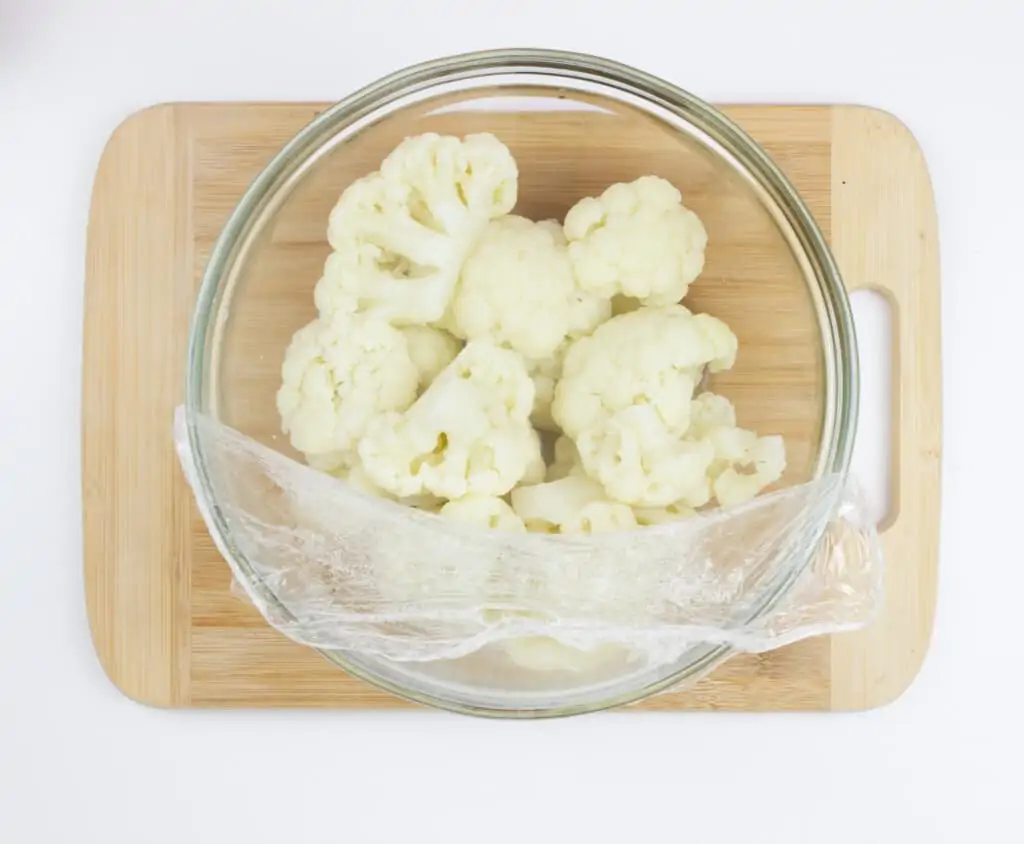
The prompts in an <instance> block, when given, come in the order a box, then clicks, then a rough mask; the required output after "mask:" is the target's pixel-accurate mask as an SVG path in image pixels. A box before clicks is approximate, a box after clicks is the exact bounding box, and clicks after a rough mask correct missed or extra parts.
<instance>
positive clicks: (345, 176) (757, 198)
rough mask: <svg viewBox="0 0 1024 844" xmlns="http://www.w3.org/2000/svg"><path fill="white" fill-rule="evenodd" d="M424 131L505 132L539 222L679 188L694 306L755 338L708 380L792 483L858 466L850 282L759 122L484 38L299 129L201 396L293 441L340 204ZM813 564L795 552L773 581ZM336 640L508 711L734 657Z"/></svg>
mask: <svg viewBox="0 0 1024 844" xmlns="http://www.w3.org/2000/svg"><path fill="white" fill-rule="evenodd" d="M427 131H436V132H441V133H449V134H457V135H464V134H467V133H470V132H492V133H494V134H495V135H497V136H498V137H499V138H500V139H501V140H502V141H503V142H505V143H506V144H507V145H508V146H509V147H510V149H511V150H512V152H513V155H514V156H515V158H516V161H517V163H518V165H519V170H520V182H519V203H518V205H517V207H516V212H517V213H519V214H523V215H525V216H528V217H531V218H533V219H544V218H548V217H557V218H559V219H561V218H562V217H563V216H564V214H565V212H566V211H567V210H568V208H569V207H570V206H571V205H572V204H573V203H574V202H576V201H577V200H578V199H579V198H581V197H583V196H588V195H596V194H597V193H600V192H601V191H602V190H603V189H604V188H605V187H607V186H608V185H609V184H611V183H613V182H618V181H628V180H631V179H634V178H636V177H638V176H642V175H645V174H648V173H653V174H657V175H660V176H663V177H665V178H667V179H669V180H671V181H672V182H673V183H674V184H676V186H677V187H679V189H680V190H681V191H682V193H683V197H684V201H685V202H686V204H687V205H688V206H689V207H691V208H693V209H694V210H695V211H696V212H697V213H698V214H699V215H700V217H701V219H702V220H703V221H704V223H705V225H706V227H707V229H708V233H709V246H708V251H707V263H706V267H705V270H704V273H703V275H702V277H701V279H700V280H698V282H697V283H696V284H695V285H694V286H693V288H692V289H691V292H690V294H689V295H688V297H687V305H688V306H691V307H693V308H694V309H696V310H699V311H706V312H709V313H712V314H714V315H716V316H718V317H720V318H722V319H724V320H725V321H726V323H728V324H729V326H730V327H731V328H732V329H733V331H735V332H736V334H737V335H738V337H739V340H740V354H739V357H738V360H737V363H736V366H735V367H734V368H733V369H732V370H730V371H729V372H726V373H722V374H720V375H717V376H714V377H713V380H712V383H711V385H710V386H711V387H712V388H713V389H714V390H715V391H716V392H720V393H723V394H725V395H727V396H729V397H730V398H731V399H732V400H733V402H734V403H735V404H736V407H737V413H738V416H739V421H740V424H741V425H744V426H746V427H751V428H754V429H755V430H759V431H762V432H764V433H779V434H782V435H783V436H784V437H785V440H786V445H787V454H788V459H789V468H788V469H787V472H786V475H785V477H784V478H783V481H782V483H783V484H784V485H786V484H795V483H801V482H804V481H808V480H810V479H812V478H815V477H818V476H820V475H822V474H824V473H845V472H846V470H847V467H848V463H849V460H850V453H851V449H852V444H853V437H854V429H855V423H856V416H857V413H856V410H857V408H856V403H857V353H856V340H855V336H854V331H853V325H852V319H851V314H850V307H849V301H848V299H847V296H846V292H845V289H844V287H843V285H842V282H841V280H840V277H839V274H838V271H837V269H836V266H835V263H834V261H833V259H832V256H831V254H830V252H829V249H828V246H827V244H826V241H825V238H824V237H823V235H822V232H821V231H820V230H819V228H818V226H817V224H816V223H815V221H814V219H813V217H812V216H811V213H810V212H809V210H808V209H807V207H806V206H805V204H804V202H803V201H802V200H801V198H800V197H799V196H798V194H797V192H796V191H795V189H794V188H793V186H792V185H791V184H790V182H789V181H788V180H787V179H786V177H785V176H783V174H782V173H781V172H780V170H779V169H778V168H777V167H776V166H775V165H774V164H773V163H772V161H771V160H770V158H769V157H768V156H767V154H766V153H765V152H764V151H763V150H762V149H761V148H760V147H759V146H758V145H757V144H756V143H755V142H754V141H753V140H752V139H751V138H750V137H749V136H748V135H747V134H746V133H745V132H743V131H742V130H741V129H740V128H739V127H738V126H736V125H735V124H734V123H733V122H731V121H730V120H729V119H727V118H726V117H725V116H724V115H723V114H722V113H720V112H719V111H717V110H716V109H714V108H712V107H711V106H709V105H708V104H706V103H704V102H702V101H701V100H700V99H698V98H696V97H694V96H693V95H692V94H689V93H687V92H685V91H683V90H680V89H679V88H676V87H675V86H673V85H670V84H668V83H667V82H664V81H662V80H660V79H656V78H654V77H652V76H649V75H647V74H645V73H641V72H640V71H637V70H634V69H632V68H629V67H626V66H623V65H620V64H616V63H614V62H610V61H607V60H604V59H600V58H595V57H592V56H584V55H578V54H571V53H564V52H557V51H546V50H505V51H493V52H486V53H476V54H469V55H463V56H457V57H453V58H447V59H442V60H438V61H433V62H429V63H426V64H422V65H418V66H415V67H412V68H409V69H406V70H404V71H401V72H399V73H396V74H394V75H392V76H389V77H387V78H385V79H382V80H381V81H379V82H376V83H374V84H373V85H370V86H368V87H366V88H364V89H363V90H361V91H359V92H357V93H355V94H353V95H352V96H350V97H347V98H346V99H344V100H342V101H341V102H339V103H337V104H336V105H334V106H333V107H331V108H329V109H328V110H327V111H325V112H323V113H322V114H321V115H319V116H318V117H317V118H316V119H315V120H314V121H313V122H312V123H310V124H309V125H308V126H307V127H306V128H305V129H303V130H302V131H301V132H300V133H299V134H298V135H297V136H296V137H295V138H294V139H293V140H292V141H291V142H290V143H288V144H287V145H286V146H285V147H284V149H283V150H282V151H281V152H280V153H279V154H278V155H277V156H276V157H275V158H274V159H273V160H272V161H271V162H270V164H269V165H268V166H267V167H266V168H265V169H264V170H263V172H262V173H260V175H259V176H258V177H257V178H256V180H255V181H254V182H253V184H252V185H251V186H250V188H249V189H248V191H247V192H246V194H245V195H244V197H243V198H242V200H241V202H240V203H239V205H238V206H237V208H236V209H235V210H234V212H233V214H232V215H231V217H230V219H229V220H228V222H227V224H226V226H225V227H224V229H223V231H222V232H221V234H220V237H219V239H218V241H217V243H216V245H215V247H214V249H213V252H212V255H211V258H210V261H209V264H208V266H207V269H206V273H205V276H204V278H203V283H202V288H201V290H200V293H199V298H198V303H197V307H196V312H195V316H194V322H193V326H192V333H191V337H190V347H189V361H188V384H187V407H188V410H189V411H193V412H194V411H202V412H204V413H207V414H210V415H212V416H214V417H215V418H218V419H219V420H220V421H222V422H224V423H225V424H227V425H230V426H232V427H234V428H236V429H237V430H239V431H241V432H242V433H244V434H246V435H248V436H250V437H253V438H254V439H256V440H258V441H259V442H262V443H263V444H265V445H268V446H270V447H271V448H274V449H276V450H278V451H281V452H283V453H285V454H291V455H293V456H294V452H292V451H291V449H290V447H289V446H288V444H287V439H286V438H285V437H283V436H281V434H280V420H279V417H278V414H277V411H276V407H275V393H276V390H277V388H278V386H279V384H280V366H281V361H282V358H283V354H284V350H285V348H286V346H287V344H288V342H289V340H290V338H291V336H292V334H293V333H294V332H295V330H296V329H298V328H299V327H301V326H302V325H304V324H306V323H307V322H308V321H309V320H311V319H312V318H314V316H315V310H314V306H313V286H314V285H315V283H316V281H317V280H318V279H319V277H320V274H321V270H322V267H323V262H324V259H325V257H326V256H327V254H328V251H329V247H328V244H327V242H326V221H327V216H328V213H329V212H330V210H331V208H332V206H333V204H334V203H335V201H336V200H337V197H338V196H339V195H340V193H341V192H342V190H344V188H345V187H346V186H347V185H348V184H349V183H350V182H351V181H352V180H353V179H355V178H357V177H358V176H361V175H364V174H365V173H368V172H370V171H372V170H375V169H376V168H377V167H378V166H379V163H380V161H381V159H382V158H383V157H384V155H385V154H386V153H387V152H388V151H390V150H391V149H392V148H393V147H394V146H395V145H396V144H397V143H398V142H399V141H400V140H401V139H402V138H403V137H405V136H408V135H413V134H418V133H421V132H427ZM190 437H191V439H192V442H191V445H192V448H193V450H194V454H195V459H196V463H197V466H196V468H197V475H198V480H199V484H198V487H199V489H198V491H197V494H198V495H200V496H201V497H205V498H206V500H205V501H204V502H203V503H204V504H205V505H206V507H205V509H206V511H207V512H210V513H212V515H213V521H214V524H213V529H214V530H215V531H216V532H218V533H219V534H220V536H219V537H218V539H219V544H220V547H222V548H227V549H228V550H229V553H231V554H232V555H233V556H234V562H235V563H237V566H238V568H239V569H240V570H241V571H243V572H245V571H249V572H251V571H252V569H251V566H250V565H249V564H248V562H247V561H246V560H245V558H244V555H242V554H241V553H240V552H238V550H237V545H236V543H234V542H233V541H232V537H231V535H230V531H229V529H228V527H227V525H226V523H225V521H224V520H223V519H222V518H220V517H219V515H218V512H219V511H218V508H217V501H216V494H215V488H216V484H215V483H213V482H212V480H215V479H211V476H210V471H211V470H210V464H209V462H208V461H206V460H204V452H203V442H202V440H201V438H199V437H198V436H197V435H196V434H195V431H194V429H192V430H190ZM806 563H807V560H799V559H798V560H794V561H793V577H792V578H789V579H788V580H784V582H783V585H782V587H781V588H780V591H779V592H778V596H781V594H782V593H783V592H784V591H785V588H786V583H789V582H792V580H793V579H795V578H796V576H797V575H798V574H799V573H800V572H801V571H802V569H803V567H804V566H805V565H806ZM254 581H256V582H253V583H250V586H252V587H254V588H256V589H261V590H266V588H267V587H266V586H265V584H262V583H260V582H258V578H255V579H254ZM270 597H272V596H270ZM771 604H772V601H771V600H769V601H767V602H766V603H765V606H764V608H763V609H764V611H767V610H768V609H769V608H770V606H771ZM323 653H324V655H325V656H326V657H327V658H328V659H330V660H332V661H333V662H335V663H336V664H338V665H339V666H341V667H342V668H344V669H345V670H346V671H348V672H350V673H352V674H354V675H357V676H359V677H361V678H363V679H365V680H367V681H368V682H370V683H373V684H375V685H377V686H379V687H382V688H385V689H387V690H389V691H391V692H394V693H396V694H398V695H401V696H403V697H406V698H408V699H412V700H415V701H419V702H421V703H426V704H430V705H434V706H439V707H443V708H447V709H453V710H457V711H461V712H467V713H473V714H481V715H496V716H507V717H540V716H550V715H567V714H574V713H580V712H587V711H593V710H598V709H604V708H607V707H611V706H615V705H619V704H624V703H629V702H633V701H636V700H639V699H641V698H643V697H646V696H648V695H650V694H652V693H654V692H657V691H660V690H662V689H665V688H668V687H671V686H674V685H677V684H681V683H685V682H690V681H695V680H696V679H698V678H699V677H701V676H703V675H704V674H706V673H707V672H708V671H709V670H711V669H713V668H714V667H716V666H717V665H719V664H720V663H721V662H722V661H723V660H724V659H726V658H728V656H729V655H730V652H729V650H728V649H727V648H724V647H720V646H697V647H693V648H691V649H690V650H689V651H687V652H686V653H685V654H684V655H683V656H682V657H681V658H680V659H679V660H678V661H677V662H674V663H672V664H668V665H660V666H653V667H651V666H639V667H638V666H635V665H631V664H629V663H628V661H618V662H616V661H614V660H613V661H611V662H610V663H604V664H603V665H602V666H601V667H600V668H599V669H595V670H594V671H593V672H590V673H587V674H583V675H581V674H579V673H575V672H560V671H553V672H546V671H545V672H536V671H529V670H526V669H522V668H518V667H516V666H515V665H514V664H512V663H510V662H509V661H508V660H507V659H504V658H503V657H502V655H501V654H500V653H497V652H494V651H492V650H490V649H484V650H482V651H480V652H478V653H476V654H474V655H472V656H471V657H466V658H463V659H460V660H453V661H451V662H443V663H427V664H420V665H416V664H408V663H395V662H388V661H386V660H382V659H378V658H370V657H367V656H365V655H361V654H358V653H351V652H338V651H324V652H323Z"/></svg>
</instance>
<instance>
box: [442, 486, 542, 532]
mask: <svg viewBox="0 0 1024 844" xmlns="http://www.w3.org/2000/svg"><path fill="white" fill-rule="evenodd" d="M440 515H442V516H444V517H446V518H449V519H455V520H456V521H460V522H466V523H468V524H474V525H480V526H482V527H488V528H492V529H493V530H504V531H511V532H517V533H522V532H524V531H525V530H526V525H524V524H523V520H522V519H521V518H519V516H518V515H516V513H515V512H514V511H513V510H512V508H511V507H509V506H508V504H506V503H505V502H504V501H503V500H502V499H500V498H497V497H495V496H493V495H469V496H466V497H465V498H457V499H455V500H454V501H449V502H448V503H447V504H445V505H444V506H443V507H442V508H441V510H440Z"/></svg>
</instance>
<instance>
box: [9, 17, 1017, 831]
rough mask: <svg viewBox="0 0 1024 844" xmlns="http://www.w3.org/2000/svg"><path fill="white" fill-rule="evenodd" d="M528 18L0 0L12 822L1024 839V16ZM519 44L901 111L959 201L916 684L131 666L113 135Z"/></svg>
mask: <svg viewBox="0 0 1024 844" xmlns="http://www.w3.org/2000/svg"><path fill="white" fill-rule="evenodd" d="M890 6H893V7H896V6H898V7H899V11H889V10H888V9H889V7H890ZM840 7H843V8H844V9H846V11H840V10H839V8H840ZM498 8H499V6H498V4H497V3H488V2H471V1H470V0H371V1H370V2H364V1H363V0H334V2H327V1H326V0H325V1H324V2H316V0H286V2H275V0H178V2H163V3H157V2H144V0H0V269H2V271H3V272H2V276H0V396H2V398H0V434H2V436H0V539H2V544H0V549H2V551H0V841H3V842H5V844H24V842H43V841H46V842H55V843H56V842H65V841H83V842H93V841H96V842H106V844H116V843H117V842H133V843H134V842H139V841H142V842H146V844H163V842H207V841H209V842H218V844H219V842H225V841H227V842H253V844H255V842H275V843H276V844H280V842H283V841H289V840H296V841H352V842H364V841H365V842H376V841H382V842H384V841H386V842H397V841H403V840H416V841H427V842H434V841H438V842H440V841H444V842H450V841H455V842H461V841H488V842H495V843H496V844H498V843H499V842H500V843H501V844H503V842H519V841H522V840H523V839H525V838H527V837H529V838H530V839H534V840H539V841H571V842H587V841H594V842H603V841H609V842H611V841H616V842H619V841H623V840H629V841H642V840H652V839H653V838H654V836H659V837H660V839H661V840H682V841H694V842H711V841H715V842H718V841H723V842H732V841H743V842H762V841H763V842H803V841H814V842H821V841H825V842H837V844H838V842H871V844H876V843H877V842H890V841H891V842H905V841H912V842H932V841H941V842H964V841H973V840H978V841H985V842H1003V841H1007V842H1010V841H1016V842H1019V841H1022V840H1024V831H1022V820H1021V815H1020V807H1019V790H1020V785H1021V783H1022V782H1024V775H1022V774H1021V773H1020V771H1019V769H1018V765H1019V759H1020V756H1021V752H1022V750H1024V741H1022V735H1024V728H1022V726H1021V717H1022V715H1024V706H1022V703H1021V692H1022V691H1024V683H1022V681H1021V679H1020V677H1021V670H1022V659H1021V651H1020V649H1019V648H1018V646H1017V641H1018V639H1019V636H1020V633H1021V630H1022V626H1024V611H1022V610H1021V606H1022V603H1024V576H1022V568H1024V550H1022V546H1021V542H1022V534H1021V529H1020V527H1021V522H1022V512H1021V505H1022V503H1024V495H1022V493H1021V483H1022V479H1024V460H1022V445H1021V442H1022V413H1021V411H1022V410H1024V406H1022V402H1021V391H1022V383H1021V363H1022V362H1024V353H1022V351H1021V349H1022V346H1021V343H1022V339H1024V321H1022V313H1024V293H1022V289H1024V275H1022V271H1021V244H1022V242H1024V213H1022V202H1021V195H1022V194H1024V168H1022V165H1024V154H1022V148H1024V140H1022V139H1024V119H1022V116H1021V115H1022V106H1021V98H1020V90H1021V82H1022V81H1024V48H1022V46H1021V44H1020V43H1019V39H1020V37H1021V35H1022V33H1024V6H1022V5H1021V4H1019V3H1013V2H1010V0H1007V2H1005V3H997V2H988V0H973V2H970V3H957V4H954V6H953V7H952V8H954V9H955V11H948V10H947V11H940V10H939V7H938V4H936V3H933V2H927V0H918V2H904V3H902V4H890V3H889V2H883V0H860V1H859V2H857V3H835V2H822V0H772V2H765V0H748V1H747V2H723V1H722V0H716V2H704V3H699V4H698V3H685V2H682V3H679V2H677V3H668V2H665V5H664V11H661V12H657V11H655V10H656V9H657V8H658V7H657V6H656V5H655V4H654V3H653V2H646V0H629V2H625V3H608V2H600V0H590V2H586V3H583V2H561V3H558V2H556V0H544V2H535V0H518V2H516V3H515V4H513V5H512V6H510V7H509V8H511V9H514V14H515V18H514V22H510V23H505V24H500V23H499V20H500V17H499V14H498V13H497V9H498ZM948 8H949V7H947V9H948ZM427 33H434V34H432V35H429V36H428V34H427ZM510 45H516V46H530V45H533V46H551V47H562V48H568V49H581V50H585V51H590V52H596V53H602V54H605V55H608V56H610V57H614V58H617V59H620V60H623V61H626V62H628V63H632V64H635V65H639V66H641V67H643V68H644V69H646V70H649V71H652V72H654V73H656V74H659V75H662V76H664V77H667V78H668V79H670V80H672V81H675V82H677V83H679V84H682V85H683V86H684V87H687V88H690V89H691V90H693V91H695V92H696V93H698V94H700V95H702V96H704V97H706V98H709V99H712V100H715V101H719V102H721V101H764V102H770V101H791V102H795V101H800V102H828V101H840V102H857V103H866V104H871V105H875V106H880V107H883V108H886V109H888V110H890V111H892V112H894V113H896V114H897V115H899V116H900V117H901V118H902V119H903V120H904V121H905V122H906V123H907V124H908V125H909V126H910V128H911V129H912V130H913V132H914V133H915V134H916V135H917V137H918V139H919V140H920V143H921V145H922V147H923V148H924V152H925V155H926V157H927V159H928V161H929V162H930V165H931V169H932V176H933V180H934V186H935V193H936V196H937V200H938V205H939V216H940V221H941V248H942V271H943V297H944V299H943V307H944V311H943V331H944V388H945V431H946V434H945V454H944V474H945V486H944V502H943V526H942V531H943V534H942V560H941V588H940V598H939V607H938V619H937V625H936V629H935V635H934V639H933V644H932V649H931V654H930V656H929V658H928V660H927V662H926V664H925V668H924V670H923V672H922V673H921V675H920V677H919V678H918V680H917V682H916V683H915V684H914V685H913V687H912V688H911V689H910V691H909V692H907V694H906V695H904V696H903V697H902V698H901V699H900V700H899V701H898V702H896V703H895V704H893V705H891V706H889V707H887V708H885V709H882V710H879V711H874V712H869V713H864V714H854V715H819V716H812V715H798V716H795V715H787V716H782V715H774V716H772V715H765V716H729V715H720V714H709V715H667V716H657V715H650V714H643V715H641V714H636V715H622V714H617V715H608V716H589V717H584V718H579V719H575V720H569V721H563V722H548V723H538V724H497V723H490V722H483V721H477V720H472V719H464V718H457V717H455V716H449V715H444V714H430V713H422V712H420V713H414V714H412V713H410V714H405V715H386V716H385V715H379V714H378V715H371V714H352V713H332V712H319V713H307V712H262V713H261V712H166V711H158V710H152V709H146V708H144V707H141V706H139V705H136V704H134V703H131V702H129V701H128V700H126V699H124V698H123V697H122V696H121V695H120V694H119V693H118V692H117V691H115V689H114V688H113V687H112V686H111V685H110V683H109V682H108V681H107V680H106V678H105V677H104V675H103V673H102V672H101V670H100V667H99V665H98V663H97V661H96V659H95V657H94V655H93V652H92V649H91V644H90V641H89V636H88V632H87V626H86V619H85V610H84V603H83V595H82V575H81V552H80V544H81V530H80V508H79V383H80V346H81V317H82V315H81V302H82V282H83V279H82V274H83V256H84V244H85V223H86V212H87V207H88V197H89V190H90V184H91V180H92V176H93V172H94V168H95V165H96V162H97V159H98V157H99V154H100V151H101V149H102V147H103V144H104V141H105V140H106V138H107V136H108V135H109V133H110V132H111V130H112V129H113V128H114V126H115V125H116V124H117V123H118V122H119V121H120V120H121V119H122V118H124V117H125V116H126V115H127V114H129V113H130V112H132V111H133V110H135V109H137V108H140V107H142V106H146V105H148V104H151V103H153V102H157V101H162V100H176V99H181V100H187V99H240V100H242V99H309V100H317V99H322V100H330V99H335V98H338V97H340V96H342V95H344V94H346V93H348V92H349V91H351V90H352V89H353V88H354V87H356V86H358V85H360V84H362V83H365V82H368V81H371V80H372V79H374V78H376V77H377V76H379V75H381V74H383V73H386V72H389V71H392V70H395V69H397V68H398V67H400V66H402V65H405V64H408V63H410V62H413V61H417V60H420V59H425V58H428V57H434V56H437V55H442V54H447V53H452V52H460V51H465V50H470V49H481V48H486V47H498V46H510ZM868 339H869V340H870V338H868ZM877 339H878V338H877V337H876V338H875V340H877ZM865 343H866V345H869V346H871V343H869V342H868V340H865ZM872 348H873V347H872ZM868 351H869V352H870V351H871V349H870V348H869V349H868ZM866 389H867V390H870V389H871V386H870V384H869V385H868V386H867V388H866ZM1014 786H1016V787H1014Z"/></svg>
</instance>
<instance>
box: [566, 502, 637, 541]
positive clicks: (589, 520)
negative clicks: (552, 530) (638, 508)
mask: <svg viewBox="0 0 1024 844" xmlns="http://www.w3.org/2000/svg"><path fill="white" fill-rule="evenodd" d="M637 527H638V524H637V521H636V517H635V516H634V515H633V511H632V510H630V509H629V507H627V506H626V505H625V504H619V503H618V502H615V501H592V502H591V503H590V504H588V505H587V506H586V507H584V508H583V509H581V510H580V511H579V513H577V514H576V515H575V516H574V517H573V518H572V519H570V520H569V521H567V522H565V523H564V524H563V525H562V527H561V532H562V533H614V532H618V531H623V530H635V529H636V528H637Z"/></svg>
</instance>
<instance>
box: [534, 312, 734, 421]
mask: <svg viewBox="0 0 1024 844" xmlns="http://www.w3.org/2000/svg"><path fill="white" fill-rule="evenodd" d="M736 345H737V343H736V336H735V335H734V334H733V333H732V332H731V331H730V330H729V328H728V326H726V325H725V323H723V322H721V321H720V320H717V319H715V318H714V317H710V316H707V315H706V314H699V315H697V316H694V315H693V314H691V313H690V311H688V310H687V309H686V308H684V307H683V306H682V305H668V306H665V307H660V308H641V309H640V310H637V311H632V312H630V313H627V314H622V315H621V316H617V317H612V319H610V320H608V322H606V323H604V324H603V325H601V326H600V327H598V328H597V330H596V331H594V333H593V334H591V335H590V336H589V337H582V338H580V339H579V340H576V341H574V342H573V343H572V345H571V346H570V347H569V349H568V351H567V352H566V355H565V362H564V364H563V366H562V377H561V380H560V381H559V382H558V385H557V387H556V388H555V396H554V400H553V401H552V405H551V414H552V416H553V417H554V420H555V422H557V423H558V424H559V425H560V426H561V428H562V430H563V431H565V433H567V434H568V435H569V436H571V437H573V438H578V437H579V435H580V433H581V432H582V431H583V430H584V429H585V428H588V427H591V426H593V425H594V424H595V423H597V422H599V421H601V420H607V419H609V418H611V417H612V416H613V415H614V414H615V413H617V412H618V411H620V410H624V409H625V408H628V407H633V406H635V405H650V406H651V407H653V408H654V409H655V410H656V411H657V414H658V417H659V418H660V420H661V422H662V424H663V425H664V426H665V428H667V429H668V430H669V431H671V432H673V433H676V434H680V435H681V434H683V433H685V431H686V429H687V427H689V424H690V410H691V404H690V401H691V398H692V396H693V392H694V390H695V389H696V387H697V384H698V382H699V381H700V371H701V369H702V368H703V367H705V366H707V367H708V368H709V369H713V370H716V371H717V370H720V369H725V368H728V367H730V366H732V364H733V362H734V360H735V357H736Z"/></svg>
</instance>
